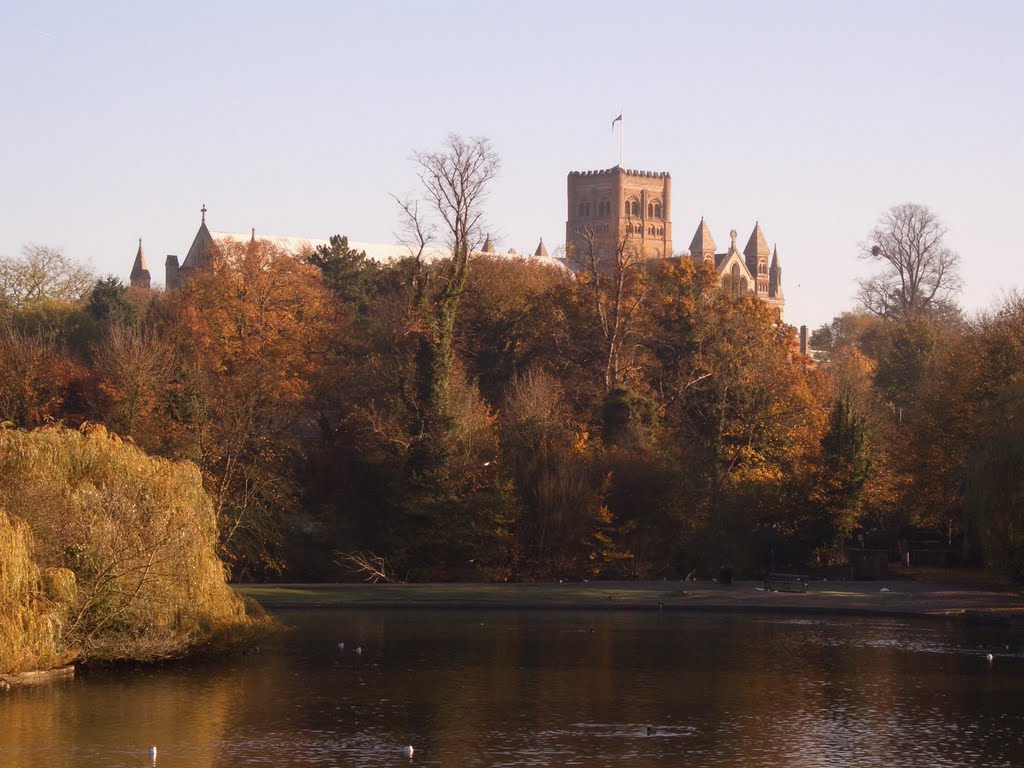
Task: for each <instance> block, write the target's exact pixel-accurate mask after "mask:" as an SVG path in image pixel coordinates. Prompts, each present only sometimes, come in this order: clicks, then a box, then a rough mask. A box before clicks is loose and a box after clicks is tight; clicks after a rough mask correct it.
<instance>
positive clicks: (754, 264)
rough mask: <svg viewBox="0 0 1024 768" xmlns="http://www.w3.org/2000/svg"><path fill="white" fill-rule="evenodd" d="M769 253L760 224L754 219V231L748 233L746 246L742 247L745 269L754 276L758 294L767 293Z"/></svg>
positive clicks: (770, 253)
mask: <svg viewBox="0 0 1024 768" xmlns="http://www.w3.org/2000/svg"><path fill="white" fill-rule="evenodd" d="M771 255H772V252H771V249H770V248H769V247H768V241H767V240H766V239H765V236H764V232H762V231H761V224H760V222H756V221H755V222H754V231H753V232H751V233H750V239H749V240H747V247H746V248H744V249H743V256H744V257H745V259H746V262H747V270H748V271H749V272H750V274H751V275H753V276H754V281H755V285H756V291H755V292H756V293H757V294H758V295H759V296H763V295H767V293H768V257H769V256H771Z"/></svg>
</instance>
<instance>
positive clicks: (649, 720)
mask: <svg viewBox="0 0 1024 768" xmlns="http://www.w3.org/2000/svg"><path fill="white" fill-rule="evenodd" d="M282 616H283V618H285V620H286V621H288V622H289V623H291V624H293V625H294V626H295V627H296V629H295V631H294V632H291V633H289V634H288V635H287V636H285V637H283V638H282V639H281V640H280V642H279V643H277V644H275V645H274V646H273V647H270V648H266V649H264V650H263V651H262V652H261V653H259V654H254V655H249V656H240V657H237V658H233V659H229V660H227V661H217V662H202V663H191V664H188V665H180V666H172V667H168V668H164V669H158V670H144V671H134V672H119V673H116V674H110V673H104V674H92V675H86V676H84V677H82V678H79V679H78V680H76V681H74V682H71V683H69V684H65V685H58V686H54V687H47V688H40V689H36V690H31V691H28V690H25V691H18V692H16V693H13V694H10V695H7V696H6V697H4V698H0V724H2V727H0V766H5V768H6V767H7V766H11V768H21V767H22V766H25V767H26V768H27V767H29V766H47V767H48V768H50V767H52V766H59V767H64V766H67V768H79V767H84V766H111V767H113V768H119V767H121V766H126V767H127V766H131V767H132V768H140V767H141V766H148V765H150V760H149V754H148V750H149V747H150V745H153V744H156V745H158V748H159V759H158V761H157V765H158V766H159V768H171V767H173V766H189V767H190V768H203V767H205V766H208V767H210V768H214V767H219V766H225V767H227V766H232V767H233V768H234V767H235V766H264V765H265V766H281V767H283V768H291V767H292V766H366V767H368V768H373V767H374V766H394V765H408V764H409V760H408V758H405V757H403V756H402V754H401V748H402V746H404V745H406V744H412V745H414V746H415V749H416V751H415V756H414V758H413V759H412V764H413V765H418V766H441V765H444V766H446V767H448V768H451V767H453V766H456V767H457V766H467V767H471V766H472V767H475V766H510V767H511V766H563V765H564V766H572V765H587V766H595V765H599V766H636V767H637V768H647V767H648V766H650V767H652V768H653V767H654V766H659V767H660V766H677V765H681V764H686V763H694V762H699V763H703V764H713V765H718V766H747V767H749V766H800V767H802V766H832V765H837V766H838V765H851V764H857V765H859V766H881V765H885V766H892V765H900V766H907V765H929V766H968V765H969V766H1005V765H1014V764H1020V763H1021V762H1022V761H1024V746H1022V744H1021V733H1024V729H1022V727H1021V726H1022V725H1024V696H1022V694H1024V659H1022V658H1021V656H1020V643H1019V642H1017V641H1016V640H1015V638H1013V637H1010V636H1008V635H1006V634H1005V633H1004V632H1001V631H996V630H982V629H979V628H970V627H962V626H960V625H956V624H949V625H944V624H941V623H938V624H937V623H918V622H909V621H902V620H847V619H844V620H832V619H818V618H790V617H784V618H779V617H757V616H750V615H742V616H726V615H696V614H673V613H665V614H662V615H657V614H653V613H629V612H610V613H572V612H556V611H547V612H504V611H494V612H483V613H473V612H461V611H445V612H427V611H412V612H395V611H306V612H286V613H283V614H282ZM339 642H344V643H345V648H346V650H345V651H344V652H342V651H340V650H339V648H338V643H339ZM1008 645H1009V646H1010V648H1009V650H1008V649H1007V646H1008ZM356 646H361V647H362V649H363V653H361V654H355V653H354V652H353V650H354V649H355V647H356ZM989 649H994V652H995V653H996V656H997V658H996V661H995V662H994V663H993V664H991V665H990V664H988V663H987V662H986V661H985V659H984V654H985V653H986V652H988V650H989ZM649 727H652V728H653V729H654V732H653V733H649V732H648V728H649Z"/></svg>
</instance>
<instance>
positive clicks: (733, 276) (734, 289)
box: [729, 264, 746, 296]
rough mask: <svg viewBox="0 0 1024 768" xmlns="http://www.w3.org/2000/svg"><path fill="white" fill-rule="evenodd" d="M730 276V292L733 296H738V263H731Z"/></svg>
mask: <svg viewBox="0 0 1024 768" xmlns="http://www.w3.org/2000/svg"><path fill="white" fill-rule="evenodd" d="M730 276H731V280H730V282H731V283H732V285H730V286H729V287H730V288H731V289H732V294H733V296H739V295H740V279H741V278H740V265H739V264H733V265H732V270H731V275H730ZM744 282H746V281H745V280H744ZM744 287H746V286H744Z"/></svg>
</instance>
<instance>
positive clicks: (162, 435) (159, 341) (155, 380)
mask: <svg viewBox="0 0 1024 768" xmlns="http://www.w3.org/2000/svg"><path fill="white" fill-rule="evenodd" d="M93 361H94V368H95V371H96V373H97V374H98V377H99V379H100V384H99V390H100V392H101V393H102V403H101V405H100V413H101V414H102V416H103V421H104V422H105V423H106V424H107V425H108V426H109V427H111V428H112V429H113V430H115V431H116V432H118V433H119V434H121V435H125V436H130V437H131V438H133V439H134V440H135V442H136V443H138V444H139V445H141V446H143V447H145V448H147V449H148V450H151V451H154V450H155V451H158V452H159V451H161V449H163V448H165V447H166V442H167V438H168V437H169V435H168V434H167V433H168V431H169V430H170V429H171V426H170V424H169V423H168V416H169V414H168V413H167V411H168V409H169V402H168V401H169V400H170V398H171V396H172V395H171V390H172V381H173V377H174V369H175V363H176V362H177V360H176V357H175V353H174V348H173V346H172V344H171V343H170V342H168V341H167V340H166V339H164V338H163V337H161V336H160V335H159V334H158V332H157V331H156V330H155V329H153V328H141V327H138V326H126V325H112V326H110V327H109V328H108V329H107V331H106V333H105V334H104V336H103V337H102V339H101V340H100V342H99V343H98V344H97V346H96V348H95V350H94V352H93Z"/></svg>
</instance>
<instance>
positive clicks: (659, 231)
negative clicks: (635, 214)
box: [658, 227, 665, 237]
mask: <svg viewBox="0 0 1024 768" xmlns="http://www.w3.org/2000/svg"><path fill="white" fill-rule="evenodd" d="M664 235H665V228H664V227H658V237H664Z"/></svg>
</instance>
